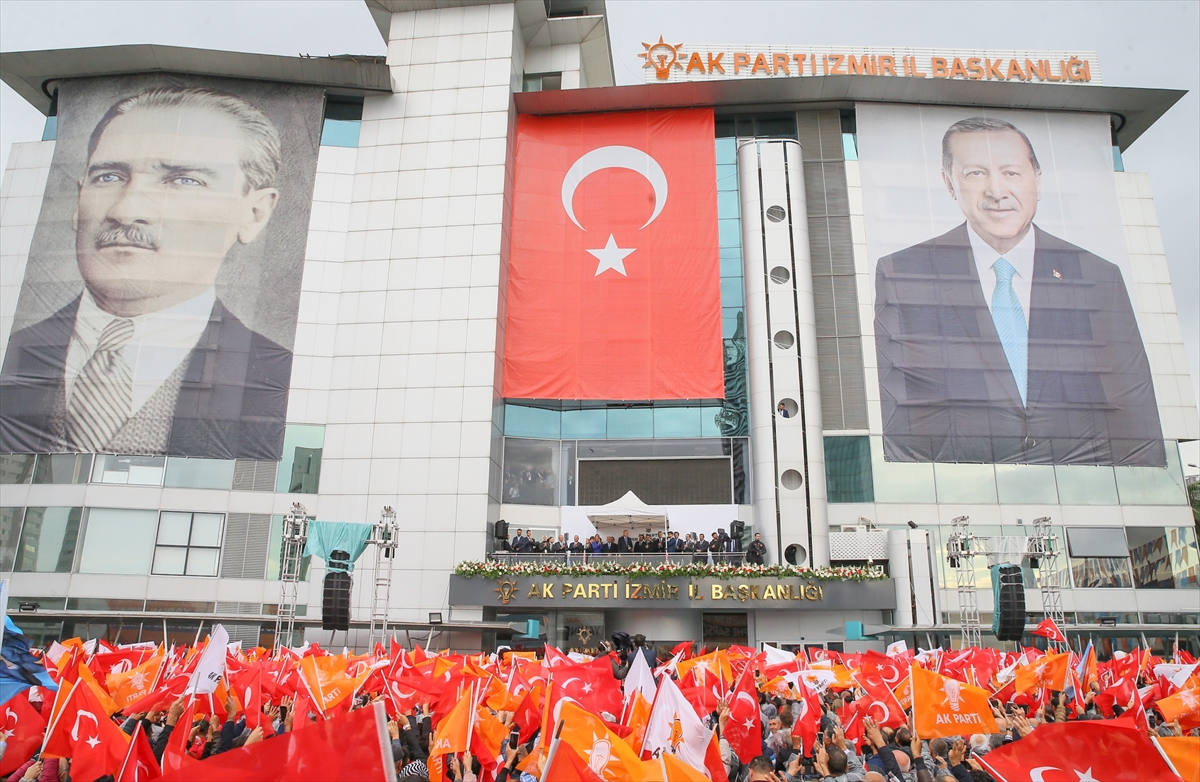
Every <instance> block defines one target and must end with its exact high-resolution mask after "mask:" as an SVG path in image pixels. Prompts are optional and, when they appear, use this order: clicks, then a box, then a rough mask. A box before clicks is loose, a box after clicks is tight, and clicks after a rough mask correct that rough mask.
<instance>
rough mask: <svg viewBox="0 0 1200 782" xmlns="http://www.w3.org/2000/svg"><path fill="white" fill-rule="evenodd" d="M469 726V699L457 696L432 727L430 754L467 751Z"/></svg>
mask: <svg viewBox="0 0 1200 782" xmlns="http://www.w3.org/2000/svg"><path fill="white" fill-rule="evenodd" d="M470 726H471V699H470V698H459V700H458V703H456V704H454V708H453V709H451V710H450V712H449V713H448V714H446V716H445V717H442V719H441V721H440V722H439V723H438V724H437V727H436V728H435V729H434V734H433V738H432V739H431V740H430V742H429V754H430V755H450V754H454V753H458V752H466V751H467V739H468V736H467V732H468V730H469V729H470Z"/></svg>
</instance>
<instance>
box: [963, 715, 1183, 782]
mask: <svg viewBox="0 0 1200 782" xmlns="http://www.w3.org/2000/svg"><path fill="white" fill-rule="evenodd" d="M976 760H978V761H979V762H980V763H982V764H983V766H984V768H985V769H986V770H987V771H988V773H990V774H991V775H992V776H993V777H995V778H996V779H998V780H1002V781H1004V782H1016V780H1027V779H1040V780H1042V782H1079V780H1081V779H1096V780H1103V782H1146V780H1151V779H1155V780H1174V779H1176V776H1175V774H1173V773H1172V772H1171V769H1170V768H1169V767H1168V766H1167V764H1166V761H1164V760H1163V759H1162V756H1161V755H1159V754H1158V750H1157V749H1156V748H1155V747H1154V744H1153V743H1152V742H1151V741H1150V739H1149V737H1147V736H1146V734H1145V733H1143V732H1142V731H1140V730H1138V729H1137V728H1135V727H1134V726H1133V724H1132V723H1131V722H1129V721H1128V720H1116V721H1108V720H1085V721H1084V722H1052V723H1047V724H1045V725H1039V726H1038V727H1037V728H1036V729H1035V730H1034V731H1033V732H1032V733H1030V734H1029V735H1028V736H1026V737H1025V738H1023V739H1021V740H1020V741H1014V742H1012V743H1011V744H1005V745H1004V746H1003V747H1000V748H999V749H994V750H992V751H991V752H989V753H987V754H986V755H982V756H977V757H976ZM1035 772H1037V773H1035Z"/></svg>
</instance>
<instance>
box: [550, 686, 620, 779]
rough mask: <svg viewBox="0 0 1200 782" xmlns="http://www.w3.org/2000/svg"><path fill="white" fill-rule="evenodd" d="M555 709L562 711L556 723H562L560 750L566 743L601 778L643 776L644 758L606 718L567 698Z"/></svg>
mask: <svg viewBox="0 0 1200 782" xmlns="http://www.w3.org/2000/svg"><path fill="white" fill-rule="evenodd" d="M555 711H557V712H558V713H557V714H556V715H554V718H555V721H554V723H553V724H555V725H557V724H559V723H561V724H562V730H561V731H559V734H558V736H559V740H560V744H559V747H558V749H559V750H561V749H562V745H563V744H567V745H569V746H570V747H571V748H572V749H574V750H575V753H576V754H577V755H579V757H580V759H581V760H583V762H584V763H585V764H586V765H587V766H588V768H590V769H591V770H592V771H593V772H594V773H596V774H597V775H599V776H600V778H601V779H605V780H609V781H610V782H619V781H623V780H638V779H641V778H642V761H641V759H640V758H639V757H638V755H637V753H636V752H634V751H633V749H632V748H630V746H629V745H628V744H626V743H625V742H624V741H622V740H621V737H620V736H618V735H617V734H616V733H613V732H612V731H611V730H609V728H608V726H607V725H605V724H604V720H602V719H600V718H599V717H597V716H596V715H595V714H591V713H589V712H587V711H584V710H583V708H582V707H581V706H580V705H579V704H578V703H575V702H574V701H572V700H569V699H566V698H564V699H563V700H560V701H559V702H558V705H557V707H556V708H555ZM556 764H557V761H556ZM546 778H547V779H551V777H549V776H547V777H546Z"/></svg>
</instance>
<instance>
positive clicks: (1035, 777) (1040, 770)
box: [1029, 766, 1062, 782]
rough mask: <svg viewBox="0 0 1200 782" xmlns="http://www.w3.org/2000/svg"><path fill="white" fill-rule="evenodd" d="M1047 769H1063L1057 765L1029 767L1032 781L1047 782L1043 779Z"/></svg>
mask: <svg viewBox="0 0 1200 782" xmlns="http://www.w3.org/2000/svg"><path fill="white" fill-rule="evenodd" d="M1047 771H1062V769H1061V768H1058V767H1057V766H1038V767H1037V768H1031V769H1029V779H1030V782H1045V781H1044V780H1043V779H1042V774H1045V773H1046V772H1047Z"/></svg>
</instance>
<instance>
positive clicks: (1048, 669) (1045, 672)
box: [1014, 652, 1071, 692]
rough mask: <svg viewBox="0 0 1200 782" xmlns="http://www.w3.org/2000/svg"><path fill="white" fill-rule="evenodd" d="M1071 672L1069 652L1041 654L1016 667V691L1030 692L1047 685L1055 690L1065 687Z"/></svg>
mask: <svg viewBox="0 0 1200 782" xmlns="http://www.w3.org/2000/svg"><path fill="white" fill-rule="evenodd" d="M1070 673H1071V653H1070V652H1062V653H1061V654H1046V655H1043V656H1041V657H1039V658H1037V659H1036V660H1034V661H1033V662H1031V663H1029V664H1028V665H1022V666H1020V667H1018V668H1017V681H1016V685H1014V686H1015V688H1016V690H1017V692H1032V691H1033V690H1035V689H1037V688H1038V687H1047V688H1049V689H1051V690H1055V691H1056V692H1062V691H1063V690H1065V689H1067V684H1068V682H1069V680H1070V679H1069V677H1070Z"/></svg>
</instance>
